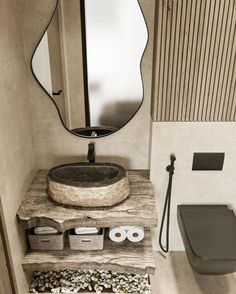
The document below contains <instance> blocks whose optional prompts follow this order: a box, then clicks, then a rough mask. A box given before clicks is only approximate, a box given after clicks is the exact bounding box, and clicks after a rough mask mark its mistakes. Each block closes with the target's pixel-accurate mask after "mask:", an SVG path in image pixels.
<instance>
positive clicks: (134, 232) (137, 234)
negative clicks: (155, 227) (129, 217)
mask: <svg viewBox="0 0 236 294" xmlns="http://www.w3.org/2000/svg"><path fill="white" fill-rule="evenodd" d="M126 234H127V239H128V240H129V241H131V242H135V243H136V242H140V241H142V240H143V238H144V228H143V227H130V228H129V230H128V231H127V233H126Z"/></svg>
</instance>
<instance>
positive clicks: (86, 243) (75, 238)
mask: <svg viewBox="0 0 236 294" xmlns="http://www.w3.org/2000/svg"><path fill="white" fill-rule="evenodd" d="M104 233H105V229H104V228H102V229H101V231H100V234H98V235H76V234H75V231H74V229H72V230H70V231H69V242H70V249H72V250H102V249H103V246H104Z"/></svg>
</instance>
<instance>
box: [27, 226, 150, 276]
mask: <svg viewBox="0 0 236 294" xmlns="http://www.w3.org/2000/svg"><path fill="white" fill-rule="evenodd" d="M22 266H23V269H24V270H25V271H50V270H64V269H94V268H96V269H101V270H111V271H116V272H128V273H134V274H154V273H155V258H154V252H153V250H152V242H151V234H150V231H148V230H147V231H146V232H145V238H144V240H142V241H141V242H138V243H132V242H130V241H128V240H125V241H124V242H122V243H115V242H113V241H111V240H110V239H109V238H108V236H106V238H105V242H104V249H103V250H99V251H75V250H71V249H70V248H69V246H68V244H67V245H66V247H65V249H64V250H60V251H35V250H34V251H33V250H28V252H27V253H26V255H25V257H24V258H23V261H22Z"/></svg>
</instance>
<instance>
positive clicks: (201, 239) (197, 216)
mask: <svg viewBox="0 0 236 294" xmlns="http://www.w3.org/2000/svg"><path fill="white" fill-rule="evenodd" d="M178 224H179V228H180V232H181V235H182V239H183V242H184V246H185V250H186V254H187V257H188V261H189V263H190V265H191V267H192V269H193V270H194V271H196V272H197V273H200V274H205V275H221V274H228V273H232V272H235V271H236V217H235V214H234V212H233V211H232V210H231V209H229V208H228V206H227V205H178Z"/></svg>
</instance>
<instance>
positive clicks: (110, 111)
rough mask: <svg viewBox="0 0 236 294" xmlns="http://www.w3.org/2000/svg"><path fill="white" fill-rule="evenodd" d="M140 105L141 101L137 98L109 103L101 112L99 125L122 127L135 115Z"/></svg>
mask: <svg viewBox="0 0 236 294" xmlns="http://www.w3.org/2000/svg"><path fill="white" fill-rule="evenodd" d="M133 100H135V99H133ZM140 105H141V102H140V101H137V100H136V101H127V102H125V101H121V102H115V103H114V102H111V103H107V104H106V105H105V107H104V108H103V111H102V113H101V117H100V119H99V125H101V126H111V127H116V128H118V129H120V128H122V127H123V126H124V125H125V124H126V123H127V122H128V121H129V120H130V119H131V118H132V117H133V116H134V114H135V113H136V111H137V110H138V108H139V106H140Z"/></svg>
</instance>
